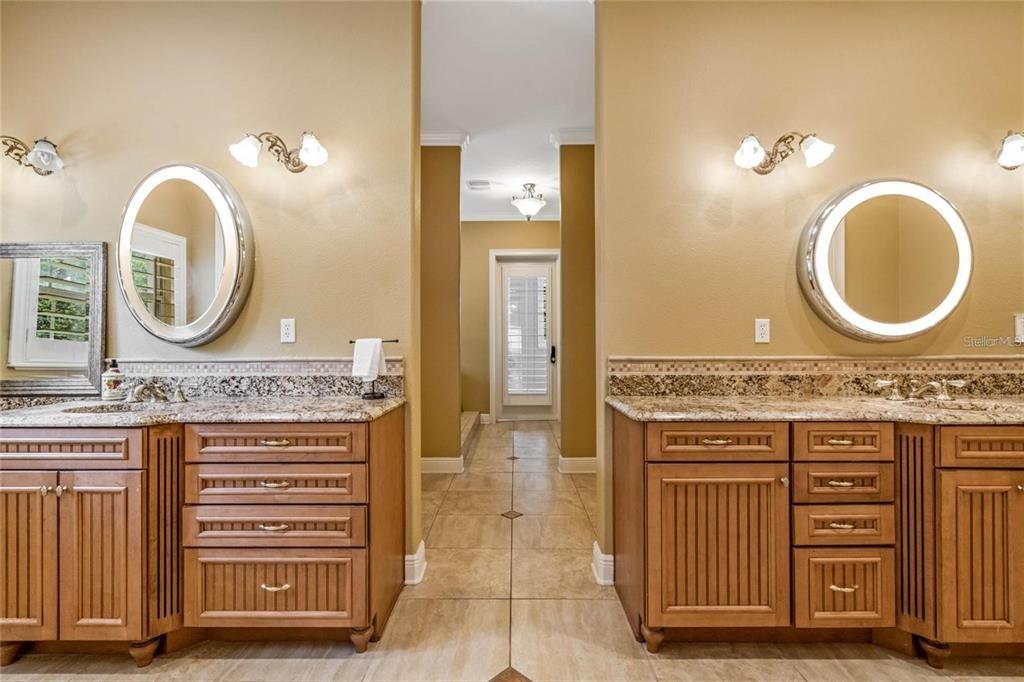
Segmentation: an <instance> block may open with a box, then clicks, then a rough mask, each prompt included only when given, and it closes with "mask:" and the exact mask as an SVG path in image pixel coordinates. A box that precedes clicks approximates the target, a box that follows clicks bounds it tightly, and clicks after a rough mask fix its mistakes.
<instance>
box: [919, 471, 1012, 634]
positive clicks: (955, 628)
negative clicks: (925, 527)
mask: <svg viewBox="0 0 1024 682" xmlns="http://www.w3.org/2000/svg"><path fill="white" fill-rule="evenodd" d="M1020 486H1024V473H1022V472H1021V471H1010V470H986V471H969V470H963V471H941V472H939V533H938V535H939V587H940V589H939V638H940V639H941V640H943V641H948V642H1019V641H1021V640H1024V543H1022V542H1021V540H1020V538H1021V537H1022V535H1024V489H1022V488H1021V487H1020Z"/></svg>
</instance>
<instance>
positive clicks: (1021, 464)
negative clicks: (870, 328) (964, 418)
mask: <svg viewBox="0 0 1024 682" xmlns="http://www.w3.org/2000/svg"><path fill="white" fill-rule="evenodd" d="M939 452H940V455H939V458H940V459H939V465H940V466H944V467H972V468H973V467H996V468H1002V469H1021V468H1024V426H943V427H941V428H940V429H939Z"/></svg>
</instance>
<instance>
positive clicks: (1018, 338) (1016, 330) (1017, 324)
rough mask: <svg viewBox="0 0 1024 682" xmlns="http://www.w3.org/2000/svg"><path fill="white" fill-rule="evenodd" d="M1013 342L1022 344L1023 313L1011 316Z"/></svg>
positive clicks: (1023, 341) (1023, 332)
mask: <svg viewBox="0 0 1024 682" xmlns="http://www.w3.org/2000/svg"><path fill="white" fill-rule="evenodd" d="M1013 341H1014V343H1024V313H1016V314H1015V315H1014V316H1013Z"/></svg>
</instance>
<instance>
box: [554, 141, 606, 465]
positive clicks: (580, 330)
mask: <svg viewBox="0 0 1024 682" xmlns="http://www.w3.org/2000/svg"><path fill="white" fill-rule="evenodd" d="M559 160H560V173H559V182H560V185H561V191H562V216H561V217H562V220H561V244H562V246H561V249H562V251H561V264H560V267H561V277H562V281H561V296H562V305H561V308H560V309H561V311H562V338H561V344H562V347H561V349H560V351H561V352H560V358H561V359H560V360H559V368H560V369H561V372H562V377H561V384H560V389H561V392H562V393H561V398H562V401H561V408H562V410H561V412H562V442H561V452H562V456H563V457H593V456H594V455H595V453H596V449H595V448H596V440H595V439H596V435H597V423H596V417H597V415H596V414H595V412H594V409H593V405H594V398H595V396H596V395H597V383H596V381H597V379H596V370H595V367H594V364H595V362H596V352H597V346H596V343H595V338H596V335H597V331H596V329H595V322H594V308H595V303H594V145H566V146H563V147H561V148H560V149H559Z"/></svg>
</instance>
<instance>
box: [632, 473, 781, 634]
mask: <svg viewBox="0 0 1024 682" xmlns="http://www.w3.org/2000/svg"><path fill="white" fill-rule="evenodd" d="M788 471H789V466H788V465H787V464H786V463H784V462H780V463H772V464H750V463H743V464H648V465H647V523H648V526H647V534H648V536H647V548H648V550H647V551H648V554H647V576H648V578H647V584H648V605H647V617H648V622H647V624H648V625H650V626H652V627H761V626H777V625H789V623H790V615H789V595H790V590H789V561H790V552H789V489H788V488H787V487H786V480H787V479H786V476H788Z"/></svg>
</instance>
